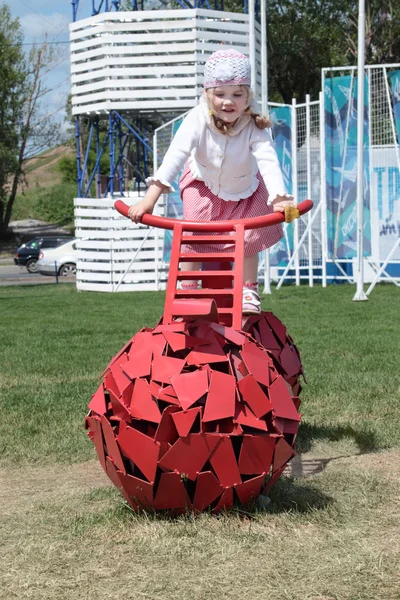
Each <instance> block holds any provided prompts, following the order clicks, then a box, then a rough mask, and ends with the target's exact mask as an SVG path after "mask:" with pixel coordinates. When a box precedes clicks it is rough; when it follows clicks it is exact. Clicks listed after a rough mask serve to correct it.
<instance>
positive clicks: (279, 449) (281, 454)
mask: <svg viewBox="0 0 400 600" xmlns="http://www.w3.org/2000/svg"><path fill="white" fill-rule="evenodd" d="M294 455H295V451H294V450H293V448H292V447H291V446H289V444H288V443H287V442H285V440H284V439H280V440H279V441H278V443H277V444H276V446H275V453H274V466H273V469H272V472H273V473H275V472H276V471H279V470H280V469H281V468H282V467H283V466H285V465H286V463H287V462H288V461H289V460H290V459H291V458H292V457H293V456H294Z"/></svg>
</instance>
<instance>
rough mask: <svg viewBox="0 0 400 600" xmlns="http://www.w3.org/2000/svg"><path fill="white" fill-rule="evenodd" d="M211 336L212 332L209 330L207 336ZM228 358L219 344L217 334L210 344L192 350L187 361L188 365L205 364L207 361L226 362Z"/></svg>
mask: <svg viewBox="0 0 400 600" xmlns="http://www.w3.org/2000/svg"><path fill="white" fill-rule="evenodd" d="M209 336H210V332H209V331H208V335H207V338H208V337H209ZM227 360H228V357H227V356H226V354H225V352H224V351H223V350H222V348H221V346H220V345H219V344H218V342H217V340H216V339H215V336H213V338H212V339H211V342H210V343H209V344H207V345H204V346H200V347H198V348H197V349H194V350H192V351H191V352H189V354H188V355H187V357H186V363H187V364H188V365H204V364H206V363H207V364H209V363H215V362H226V361H227Z"/></svg>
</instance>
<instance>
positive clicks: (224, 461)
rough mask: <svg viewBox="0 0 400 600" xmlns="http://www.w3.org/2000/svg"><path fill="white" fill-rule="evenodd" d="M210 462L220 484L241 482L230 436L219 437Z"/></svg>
mask: <svg viewBox="0 0 400 600" xmlns="http://www.w3.org/2000/svg"><path fill="white" fill-rule="evenodd" d="M210 462H211V465H212V468H213V469H214V472H215V474H216V476H217V477H218V479H219V481H220V483H221V485H223V486H224V487H229V486H233V485H237V484H239V483H242V478H241V477H240V472H239V468H238V465H237V462H236V457H235V452H234V450H233V446H232V442H231V440H230V438H228V437H222V438H221V441H220V443H219V444H218V445H217V447H216V448H215V450H214V452H213V453H212V454H211V456H210Z"/></svg>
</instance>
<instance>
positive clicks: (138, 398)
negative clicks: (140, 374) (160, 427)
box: [129, 379, 161, 423]
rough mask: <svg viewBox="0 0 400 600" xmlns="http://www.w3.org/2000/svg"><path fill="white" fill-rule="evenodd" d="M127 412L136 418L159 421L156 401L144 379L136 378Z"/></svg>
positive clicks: (153, 421)
mask: <svg viewBox="0 0 400 600" xmlns="http://www.w3.org/2000/svg"><path fill="white" fill-rule="evenodd" d="M129 412H130V413H131V415H132V417H135V418H136V419H145V420H147V421H151V422H152V423H159V422H160V421H161V413H160V409H159V408H158V405H157V402H156V401H155V400H153V398H152V395H151V393H150V386H149V384H148V383H147V381H146V380H145V379H136V381H135V384H134V388H133V394H132V401H131V405H130V407H129Z"/></svg>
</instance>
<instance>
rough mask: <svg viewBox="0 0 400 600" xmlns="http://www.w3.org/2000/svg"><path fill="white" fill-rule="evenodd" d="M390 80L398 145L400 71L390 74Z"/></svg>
mask: <svg viewBox="0 0 400 600" xmlns="http://www.w3.org/2000/svg"><path fill="white" fill-rule="evenodd" d="M389 80H390V85H391V88H392V103H393V111H394V119H395V123H396V130H397V143H398V144H400V71H392V72H391V73H389Z"/></svg>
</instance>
